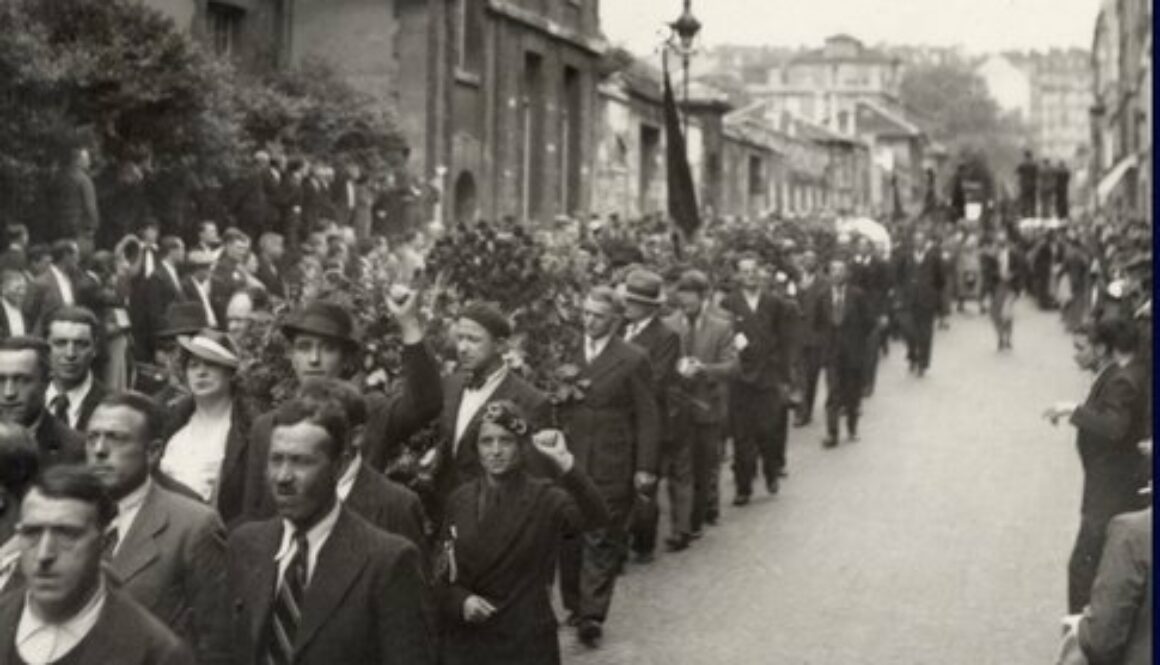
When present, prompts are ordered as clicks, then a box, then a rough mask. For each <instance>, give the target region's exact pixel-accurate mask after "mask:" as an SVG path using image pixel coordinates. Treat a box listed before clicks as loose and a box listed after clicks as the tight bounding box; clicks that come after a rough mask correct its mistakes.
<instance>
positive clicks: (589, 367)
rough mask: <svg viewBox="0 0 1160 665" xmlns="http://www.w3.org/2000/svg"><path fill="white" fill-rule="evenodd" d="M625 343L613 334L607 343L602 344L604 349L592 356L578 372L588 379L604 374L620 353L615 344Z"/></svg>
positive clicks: (611, 366)
mask: <svg viewBox="0 0 1160 665" xmlns="http://www.w3.org/2000/svg"><path fill="white" fill-rule="evenodd" d="M626 343H627V342H624V341H621V340H620V338H618V337H616V336H613V337H612V338H611V339H609V340H608V343H607V344H605V345H604V349H603V350H602V351H601V352H600V355H598V356H596V357H595V358H593V359H592V362H590V363H588V364H586V365H585V366H584V368H583V369H582V370H581V371H580V373H581V374H582V375H583V376H584V377H586V378H587V379H588V380H589V381H595V380H596V377H598V376H600V375H602V374H604V373H605V372H607V371H608V370H609V369H611V368H613V367H615V366H616V362H615V361H616V359H617V356H619V355H620V354H619V353H618V351H617V349H616V345H618V344H626Z"/></svg>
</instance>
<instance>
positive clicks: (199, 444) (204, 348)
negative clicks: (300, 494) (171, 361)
mask: <svg viewBox="0 0 1160 665" xmlns="http://www.w3.org/2000/svg"><path fill="white" fill-rule="evenodd" d="M178 344H180V345H181V348H182V351H183V356H182V363H181V366H182V371H183V374H184V379H185V384H186V388H187V389H188V390H189V398H188V399H186V400H183V401H182V402H180V403H179V404H178V405H176V407H175V410H176V414H175V418H174V422H175V423H176V428H175V431H174V432H173V434H172V435H171V436H170V437H169V440H168V443H167V444H166V446H165V452H164V453H163V454H162V457H161V469H162V470H163V471H164V472H165V473H167V474H169V475H170V476H172V477H173V478H175V479H176V480H178V481H180V482H181V483H183V484H185V485H186V486H188V487H189V488H190V489H192V490H193V491H194V492H196V493H197V494H198V495H199V496H200V497H201V498H202V499H203V500H205V501H206V502H207V503H209V504H211V505H213V506H214V507H216V508H217V510H218V513H219V514H220V515H221V517H222V520H223V521H224V522H226V523H227V524H229V523H230V522H232V521H234V520H235V519H236V518H238V517H240V516H241V514H242V512H243V505H244V501H243V499H244V493H245V486H244V485H245V482H244V481H245V478H246V475H245V462H246V459H245V455H244V454H243V452H244V450H245V448H246V437H247V434H248V433H249V428H250V419H249V417H248V409H246V408H245V406H244V402H245V400H244V399H242V396H241V395H240V394H239V392H238V389H237V387H236V386H235V385H234V376H235V374H236V372H237V370H238V365H239V364H240V361H239V358H238V352H237V348H236V347H235V346H234V343H233V340H231V339H230V338H229V336H228V335H226V334H225V333H223V332H220V331H217V330H211V329H208V328H207V329H205V330H202V331H201V332H199V333H198V334H196V335H194V336H192V337H188V338H178Z"/></svg>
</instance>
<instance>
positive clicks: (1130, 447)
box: [1044, 319, 1147, 614]
mask: <svg viewBox="0 0 1160 665" xmlns="http://www.w3.org/2000/svg"><path fill="white" fill-rule="evenodd" d="M1137 346H1138V336H1137V332H1136V329H1135V328H1134V327H1133V326H1132V324H1131V323H1130V322H1127V321H1124V320H1122V319H1112V320H1108V321H1102V322H1099V323H1097V324H1096V325H1095V327H1094V328H1092V329H1091V330H1090V331H1089V332H1088V333H1087V334H1081V335H1077V336H1076V338H1075V347H1076V354H1075V360H1076V363H1077V364H1079V366H1080V367H1081V368H1083V369H1087V370H1091V371H1093V372H1095V373H1096V380H1095V383H1093V384H1092V388H1091V391H1090V392H1089V393H1088V397H1087V399H1086V400H1085V401H1084V403H1083V404H1069V403H1059V404H1055V405H1054V406H1052V407H1051V408H1049V409H1048V410H1047V411H1046V412H1045V413H1044V416H1045V417H1046V418H1047V419H1048V420H1050V421H1051V422H1052V424H1055V423H1057V422H1059V420H1061V419H1063V418H1067V419H1068V422H1070V423H1071V424H1072V425H1073V426H1074V427H1075V428H1076V445H1077V446H1078V448H1079V455H1080V461H1081V462H1082V463H1083V470H1084V481H1083V501H1082V503H1081V506H1080V526H1079V533H1078V535H1077V536H1076V541H1075V547H1074V548H1073V549H1072V553H1071V559H1070V561H1069V562H1068V594H1067V595H1068V612H1069V613H1070V614H1078V613H1080V612H1081V611H1083V608H1084V606H1085V605H1087V604H1088V601H1089V600H1090V598H1091V588H1092V581H1093V580H1094V579H1095V575H1096V570H1097V567H1098V566H1099V559H1100V553H1101V552H1102V550H1103V547H1104V537H1105V534H1106V531H1107V527H1108V522H1110V521H1111V519H1112V517H1114V516H1115V515H1117V514H1119V513H1124V512H1128V511H1131V510H1138V509H1140V508H1142V507H1143V504H1144V503H1146V502H1144V501H1142V500H1141V498H1140V495H1139V489H1140V486H1141V477H1140V467H1141V459H1140V458H1141V455H1140V451H1139V449H1138V448H1137V444H1139V443H1140V441H1142V440H1143V439H1144V431H1145V427H1147V423H1146V422H1145V414H1146V413H1147V405H1146V404H1145V403H1144V399H1143V395H1144V394H1145V385H1144V382H1145V380H1146V379H1145V376H1144V368H1143V367H1142V366H1141V365H1140V364H1139V363H1133V362H1132V358H1133V356H1134V355H1135V353H1136V350H1137Z"/></svg>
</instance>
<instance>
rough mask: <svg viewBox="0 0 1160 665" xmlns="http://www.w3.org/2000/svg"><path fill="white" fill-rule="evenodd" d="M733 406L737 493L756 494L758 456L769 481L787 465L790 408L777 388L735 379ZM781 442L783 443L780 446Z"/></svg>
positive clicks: (732, 419)
mask: <svg viewBox="0 0 1160 665" xmlns="http://www.w3.org/2000/svg"><path fill="white" fill-rule="evenodd" d="M729 408H730V415H731V421H732V422H731V424H732V428H733V482H734V484H735V485H736V487H737V494H739V495H742V496H749V495H750V494H752V493H753V479H754V477H755V476H756V475H757V458H758V457H759V456H760V457H761V472H762V474H763V475H764V477H765V480H766V482H769V481H770V480H772V479H774V478H777V474H778V473H780V472H781V469H782V467H784V466H785V437H784V436H779V435H781V434H782V432H783V426H784V425H786V422H785V421H786V420H787V418H786V408H785V405H784V404H782V403H781V400H780V399H779V397H778V394H777V391H776V390H762V389H755V388H753V387H751V386H749V385H747V384H744V383H738V382H734V383H733V384H732V385H731V386H730V388H729ZM779 444H780V445H779Z"/></svg>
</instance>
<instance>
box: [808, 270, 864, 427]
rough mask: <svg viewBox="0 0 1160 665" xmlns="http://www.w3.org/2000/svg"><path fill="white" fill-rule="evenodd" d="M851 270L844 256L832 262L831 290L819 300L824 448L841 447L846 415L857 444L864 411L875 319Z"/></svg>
mask: <svg viewBox="0 0 1160 665" xmlns="http://www.w3.org/2000/svg"><path fill="white" fill-rule="evenodd" d="M848 282H849V266H848V264H847V262H846V259H845V258H844V257H842V256H840V255H839V256H835V257H834V258H833V259H831V260H830V290H829V292H828V293H827V294H826V295H825V296H823V297H822V298H819V299H818V304H817V306H818V310H819V311H818V314H817V317H818V320H819V321H820V323H821V330H822V340H823V341H822V344H823V346H822V348H823V357H824V358H825V364H826V438H825V440H824V441H823V445H825V447H827V448H833V447H834V446H836V445H838V421H839V417H840V415H841V414H842V413H845V414H846V432H847V434H849V437H850V440H851V441H857V440H858V416H859V415H860V412H861V408H862V380H863V376H864V373H865V369H866V367H865V365H866V344H867V340H868V339H869V337H870V334H871V331H872V330H873V329H874V325H875V321H874V315H873V312H872V311H871V306H870V304H869V303H868V302H867V300H866V295H865V294H864V293H863V292H862V290H861V289H859V288H858V287H857V286H854V285H853V284H849V283H848Z"/></svg>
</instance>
